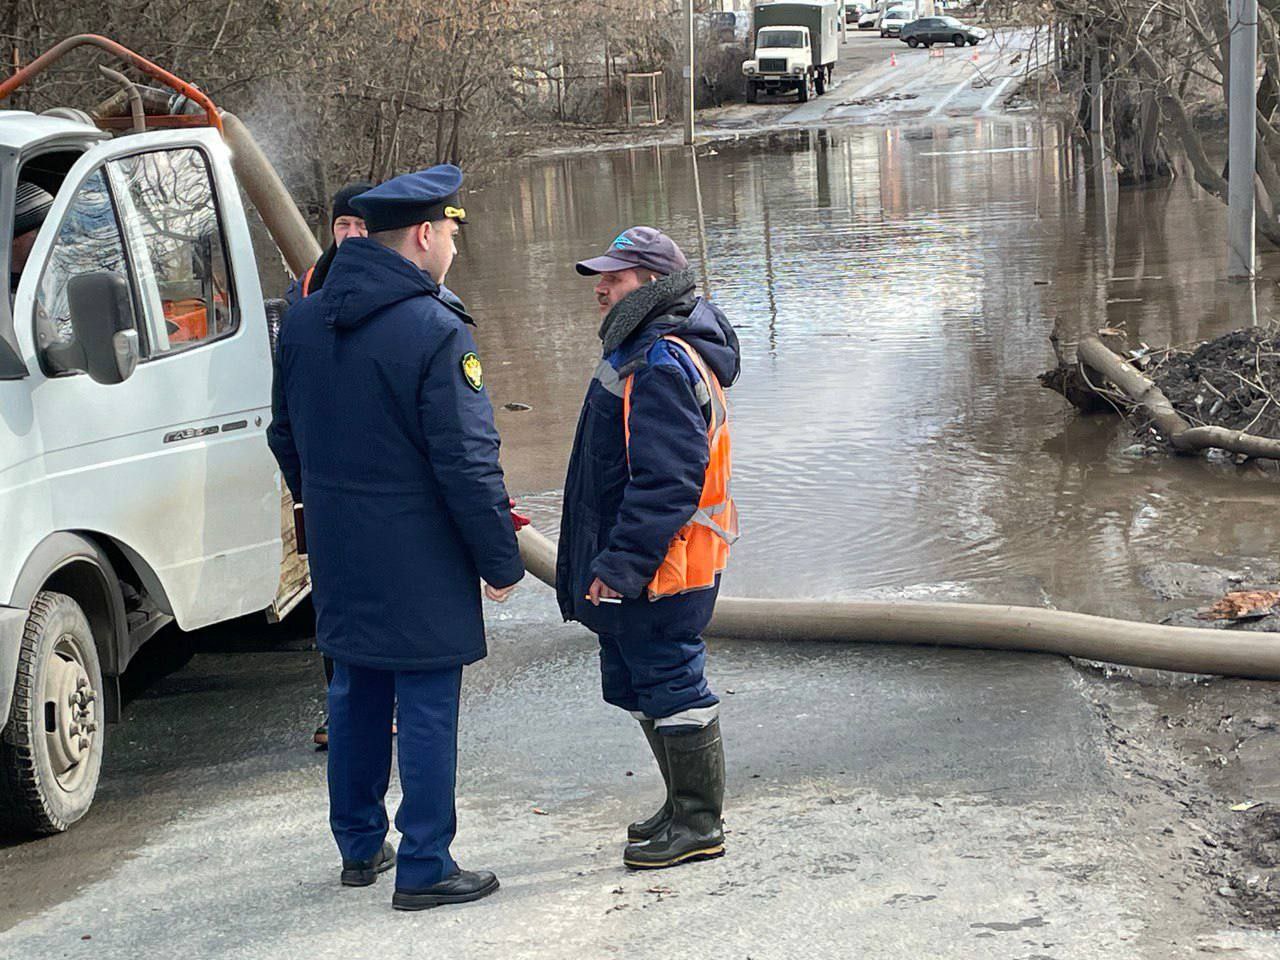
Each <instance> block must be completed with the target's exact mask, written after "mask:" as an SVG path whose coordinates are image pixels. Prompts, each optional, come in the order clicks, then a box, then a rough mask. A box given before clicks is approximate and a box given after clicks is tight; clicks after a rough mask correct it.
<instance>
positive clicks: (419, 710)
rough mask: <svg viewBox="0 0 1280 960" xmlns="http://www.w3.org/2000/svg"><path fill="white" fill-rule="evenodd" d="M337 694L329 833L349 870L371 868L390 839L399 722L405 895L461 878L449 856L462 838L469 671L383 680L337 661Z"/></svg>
mask: <svg viewBox="0 0 1280 960" xmlns="http://www.w3.org/2000/svg"><path fill="white" fill-rule="evenodd" d="M333 666H334V670H333V683H331V684H330V685H329V825H330V827H331V828H332V829H333V836H334V839H336V840H337V841H338V849H339V850H340V851H341V852H342V856H343V859H346V860H370V859H372V858H373V857H374V856H375V855H376V854H377V852H378V850H379V849H380V848H381V847H382V841H383V840H384V839H385V838H386V835H387V810H386V806H385V805H384V800H385V798H386V794H387V786H388V784H389V783H390V780H391V741H392V737H391V722H392V718H393V715H394V714H396V713H397V710H398V714H399V715H398V717H397V725H398V728H399V740H400V743H399V756H400V786H401V789H402V790H403V792H404V797H403V799H402V800H401V801H400V809H399V811H397V813H396V829H397V830H399V831H400V833H401V835H402V836H401V840H400V849H399V851H398V853H397V863H396V887H397V889H401V890H414V889H419V888H421V887H426V886H430V885H431V884H433V883H437V882H439V881H440V880H443V879H445V878H446V877H448V876H451V875H452V874H453V873H455V872H456V871H457V869H458V865H457V864H456V863H454V862H453V858H452V857H451V856H450V855H449V845H450V844H451V843H452V842H453V835H454V833H455V831H456V830H457V817H456V815H455V813H454V803H453V790H454V777H455V774H456V771H457V760H458V703H459V700H460V699H461V693H462V667H460V666H459V667H450V668H446V669H444V670H404V671H392V670H374V669H371V668H369V667H358V666H354V665H352V664H348V663H343V662H342V661H341V660H335V661H334V665H333Z"/></svg>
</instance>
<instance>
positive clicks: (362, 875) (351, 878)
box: [339, 857, 396, 887]
mask: <svg viewBox="0 0 1280 960" xmlns="http://www.w3.org/2000/svg"><path fill="white" fill-rule="evenodd" d="M395 865H396V858H395V857H388V858H387V859H386V860H383V861H382V862H381V863H380V864H378V865H377V866H376V867H374V868H373V869H371V870H343V871H342V876H341V877H339V880H341V882H342V885H343V886H344V887H369V886H373V883H374V881H376V880H377V879H378V874H380V873H386V872H387V871H388V870H390V869H391V868H392V867H394V866H395Z"/></svg>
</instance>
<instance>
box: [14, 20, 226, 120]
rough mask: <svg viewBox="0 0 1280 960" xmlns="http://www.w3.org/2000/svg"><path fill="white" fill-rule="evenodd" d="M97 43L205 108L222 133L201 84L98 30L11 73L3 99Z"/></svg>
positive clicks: (43, 54)
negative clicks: (63, 60)
mask: <svg viewBox="0 0 1280 960" xmlns="http://www.w3.org/2000/svg"><path fill="white" fill-rule="evenodd" d="M83 46H94V47H100V48H101V49H103V50H106V51H107V52H108V53H112V54H115V55H116V56H117V57H119V58H120V59H121V60H124V61H126V62H128V63H131V64H133V65H134V66H135V67H137V68H138V69H139V70H141V71H142V72H143V73H145V74H146V75H147V76H149V77H151V78H152V79H153V80H159V81H160V82H161V83H163V84H164V85H165V86H166V87H168V88H169V89H171V90H173V91H174V92H176V93H180V94H182V95H183V96H184V97H187V98H189V99H190V100H193V101H194V102H196V103H198V104H199V105H200V106H201V107H203V108H204V113H205V118H206V119H207V120H208V121H209V126H211V127H213V128H214V129H215V130H217V131H218V132H219V133H221V132H222V118H221V117H220V116H219V115H218V108H217V107H216V106H214V103H213V101H212V100H210V99H209V97H208V95H207V94H205V93H204V92H203V91H202V90H201V89H200V88H199V87H197V86H195V85H194V84H190V83H187V81H185V80H183V79H182V78H181V77H176V76H174V75H173V74H172V73H170V72H169V71H168V70H165V69H164V68H163V67H160V66H157V65H156V64H154V63H152V62H151V61H150V60H148V59H147V58H146V57H142V56H139V55H138V54H136V53H134V52H133V51H132V50H130V49H129V48H128V47H125V46H122V45H121V44H119V43H116V42H115V41H114V40H108V39H107V38H106V37H101V36H98V35H97V34H94V33H81V34H78V35H76V36H74V37H67V39H65V40H63V41H62V42H61V43H58V44H56V45H55V46H53V47H50V48H49V49H48V50H46V51H45V52H44V53H42V54H40V56H38V57H36V58H35V59H34V60H32V61H31V62H30V63H29V64H27V65H26V66H25V67H23V68H22V69H21V70H19V71H18V72H17V73H15V74H14V75H13V76H11V77H10V78H9V79H7V80H5V81H4V82H3V83H0V100H4V99H6V98H7V97H8V96H9V95H10V94H11V93H13V92H14V91H15V90H17V89H18V88H19V87H21V86H22V85H23V84H25V83H26V82H27V81H29V80H30V79H31V78H32V77H34V76H36V75H37V74H40V73H43V72H44V71H45V70H47V69H48V68H49V67H50V66H52V65H53V64H54V63H56V62H57V61H59V60H61V59H62V58H63V57H64V56H66V55H67V53H68V52H70V51H71V50H74V49H75V48H76V47H83Z"/></svg>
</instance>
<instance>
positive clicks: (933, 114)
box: [925, 64, 973, 117]
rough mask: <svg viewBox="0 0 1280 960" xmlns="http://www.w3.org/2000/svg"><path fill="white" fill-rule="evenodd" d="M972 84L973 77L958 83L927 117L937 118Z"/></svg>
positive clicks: (935, 105)
mask: <svg viewBox="0 0 1280 960" xmlns="http://www.w3.org/2000/svg"><path fill="white" fill-rule="evenodd" d="M962 66H963V64H962ZM971 83H973V77H965V78H964V79H963V80H961V81H960V82H959V83H957V84H956V85H955V86H954V87H952V88H951V89H950V90H949V91H948V92H947V95H946V96H945V97H943V98H942V99H941V100H939V101H938V102H937V103H936V104H934V106H933V109H932V110H930V111H929V112H928V113H926V114H925V116H926V117H936V116H937V115H938V114H940V113H941V112H942V111H943V110H945V109H946V106H947V104H948V103H950V102H951V101H952V100H954V99H955V98H956V97H958V96H959V95H960V91H961V90H963V89H964V88H965V87H967V86H969V84H971Z"/></svg>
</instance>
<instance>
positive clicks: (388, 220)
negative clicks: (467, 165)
mask: <svg viewBox="0 0 1280 960" xmlns="http://www.w3.org/2000/svg"><path fill="white" fill-rule="evenodd" d="M461 186H462V171H461V170H459V169H458V168H457V167H455V166H454V165H453V164H451V163H442V164H439V165H437V166H434V167H428V168H427V169H426V170H419V171H417V172H416V173H404V174H401V175H400V176H398V177H394V178H393V179H391V180H388V181H387V182H386V183H380V184H378V186H376V187H374V188H373V189H372V190H366V191H365V192H364V193H362V194H360V195H359V196H357V197H352V198H351V206H352V207H354V208H355V210H356V212H357V213H359V214H360V216H361V217H363V218H364V223H365V226H366V227H368V229H369V232H370V233H382V232H383V231H386V230H398V229H400V228H401V227H411V226H413V225H414V224H415V223H430V222H433V221H435V220H456V221H458V223H466V222H467V212H466V211H465V210H464V209H462V204H461V203H460V202H459V199H458V190H459V188H460V187H461Z"/></svg>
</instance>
